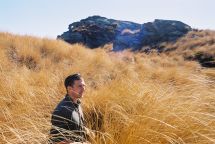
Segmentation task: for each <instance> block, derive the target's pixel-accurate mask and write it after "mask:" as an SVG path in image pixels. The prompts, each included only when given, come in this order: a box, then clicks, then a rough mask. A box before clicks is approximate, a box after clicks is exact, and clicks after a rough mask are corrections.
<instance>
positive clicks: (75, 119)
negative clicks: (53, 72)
mask: <svg viewBox="0 0 215 144" xmlns="http://www.w3.org/2000/svg"><path fill="white" fill-rule="evenodd" d="M64 85H65V87H66V91H67V94H66V96H65V98H64V99H63V100H62V101H61V102H60V103H59V104H58V105H57V107H56V108H55V110H54V112H53V113H52V118H51V123H52V129H51V130H50V134H51V143H57V144H69V143H75V142H76V143H77V142H82V143H83V142H86V132H87V131H86V128H85V127H84V117H83V112H82V109H81V105H80V104H81V101H80V99H81V98H82V97H83V93H84V91H85V87H86V85H85V82H84V79H83V78H82V77H81V75H80V74H73V75H70V76H68V77H67V78H66V79H65V82H64Z"/></svg>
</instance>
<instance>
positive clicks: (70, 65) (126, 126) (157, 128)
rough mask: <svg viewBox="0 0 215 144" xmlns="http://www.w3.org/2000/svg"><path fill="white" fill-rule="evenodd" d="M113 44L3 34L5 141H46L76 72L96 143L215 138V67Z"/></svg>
mask: <svg viewBox="0 0 215 144" xmlns="http://www.w3.org/2000/svg"><path fill="white" fill-rule="evenodd" d="M203 38H204V37H203ZM185 40H186V39H185ZM203 41H205V40H203ZM178 42H180V40H179V41H178ZM189 42H190V41H187V42H186V43H187V45H189ZM193 42H194V41H193ZM171 47H173V45H169V47H168V48H171ZM110 48H111V46H105V49H103V48H99V49H94V50H91V49H87V48H85V47H84V46H81V45H68V44H67V43H65V42H63V41H59V40H50V39H39V38H35V37H30V36H17V35H12V34H9V33H0V81H1V82H0V132H1V133H0V143H8V144H23V143H26V144H28V143H29V144H30V143H31V144H33V143H35V144H36V143H46V142H47V139H48V132H49V129H50V116H51V112H52V111H53V109H54V107H55V106H56V104H57V103H58V102H59V101H60V100H61V99H62V98H63V97H64V94H65V88H64V86H63V82H64V79H65V77H66V76H68V75H69V74H72V73H76V72H80V73H81V74H82V75H83V77H84V78H85V82H86V84H87V89H86V93H85V95H84V99H83V107H84V112H85V117H86V120H87V125H88V127H89V128H91V129H92V131H94V132H95V133H96V138H95V139H94V140H93V141H92V143H97V144H103V143H108V144H112V143H119V144H145V143H146V144H147V143H152V144H157V143H163V144H166V143H174V144H176V143H177V144H184V143H189V144H192V143H195V144H196V143H198V144H209V143H215V70H214V69H206V68H202V67H201V65H200V64H199V63H198V62H196V61H186V60H184V56H183V55H181V52H180V54H179V50H178V51H177V52H178V53H177V52H176V51H175V54H173V53H167V54H165V53H160V54H159V55H157V54H156V53H153V52H152V53H150V54H148V55H146V54H143V53H131V52H129V51H123V52H118V53H113V52H109V51H108V49H110ZM185 48H186V47H185ZM210 48H211V47H210ZM210 48H209V49H210ZM207 49H208V47H206V48H205V49H204V50H207ZM212 50H214V49H212ZM208 52H210V53H211V51H208ZM213 52H214V51H213ZM190 53H191V52H190Z"/></svg>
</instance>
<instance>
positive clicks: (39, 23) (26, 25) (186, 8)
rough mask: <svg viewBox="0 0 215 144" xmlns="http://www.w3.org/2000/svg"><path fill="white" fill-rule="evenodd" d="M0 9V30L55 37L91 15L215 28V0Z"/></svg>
mask: <svg viewBox="0 0 215 144" xmlns="http://www.w3.org/2000/svg"><path fill="white" fill-rule="evenodd" d="M0 10H1V12H0V31H1V32H11V33H14V34H21V35H25V34H27V35H32V36H38V37H48V38H54V39H55V38H56V37H57V35H59V34H62V33H63V32H65V31H67V30H68V25H69V24H71V23H73V22H76V21H79V20H81V19H84V18H87V17H88V16H93V15H100V16H104V17H107V18H112V19H117V20H126V21H133V22H137V23H141V24H143V23H146V22H150V21H154V19H167V20H179V21H182V22H184V23H186V24H188V25H190V26H191V27H193V28H198V29H212V30H215V17H214V14H215V0H1V1H0Z"/></svg>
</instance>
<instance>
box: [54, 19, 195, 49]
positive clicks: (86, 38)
mask: <svg viewBox="0 0 215 144" xmlns="http://www.w3.org/2000/svg"><path fill="white" fill-rule="evenodd" d="M68 29H69V30H68V31H67V32H64V33H63V34H62V35H59V36H58V37H57V38H59V39H62V40H64V41H66V42H68V43H71V44H73V43H82V44H84V45H86V46H88V47H90V48H97V47H100V46H103V45H105V44H108V43H113V50H114V51H119V50H123V49H126V48H131V49H133V50H140V49H142V48H143V47H144V46H146V45H156V44H159V43H161V42H165V41H175V40H176V39H178V38H179V37H181V36H183V35H184V34H186V33H187V32H188V31H190V30H191V27H190V26H188V25H186V24H184V23H182V22H180V21H173V20H155V21H154V22H148V23H144V24H138V23H134V22H129V21H120V20H114V19H107V18H105V17H100V16H91V17H88V18H86V19H83V20H81V21H79V22H74V23H72V24H70V25H69V28H68Z"/></svg>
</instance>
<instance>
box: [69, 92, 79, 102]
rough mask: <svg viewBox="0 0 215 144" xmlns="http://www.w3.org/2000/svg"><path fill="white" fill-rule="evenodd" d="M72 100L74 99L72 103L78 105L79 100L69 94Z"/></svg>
mask: <svg viewBox="0 0 215 144" xmlns="http://www.w3.org/2000/svg"><path fill="white" fill-rule="evenodd" d="M67 95H68V96H69V97H70V98H71V99H72V101H73V102H74V103H76V104H77V103H78V98H75V97H74V96H73V95H69V94H67Z"/></svg>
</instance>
